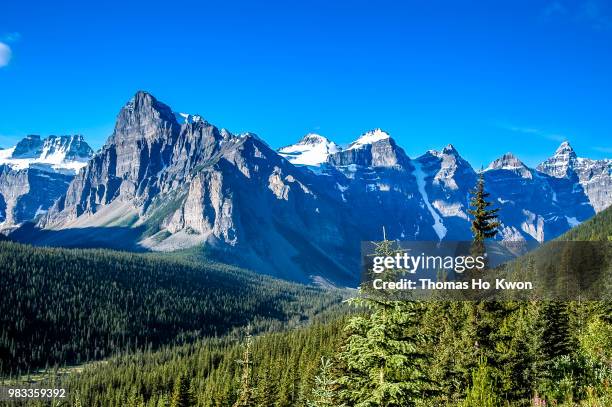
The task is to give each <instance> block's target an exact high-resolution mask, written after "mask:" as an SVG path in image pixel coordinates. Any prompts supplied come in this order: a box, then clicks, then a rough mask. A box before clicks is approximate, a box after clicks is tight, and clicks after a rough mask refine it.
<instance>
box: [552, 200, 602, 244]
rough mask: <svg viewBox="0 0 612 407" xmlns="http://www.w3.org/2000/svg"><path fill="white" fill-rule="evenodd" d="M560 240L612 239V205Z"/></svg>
mask: <svg viewBox="0 0 612 407" xmlns="http://www.w3.org/2000/svg"><path fill="white" fill-rule="evenodd" d="M558 240H608V241H612V206H610V207H608V209H606V210H604V211H602V212H601V213H599V214H598V215H597V216H594V217H592V218H591V219H589V220H588V221H586V222H584V223H583V224H581V225H580V226H578V227H575V228H573V229H571V230H569V231H568V232H566V233H565V234H563V235H562V236H561V237H559V239H558Z"/></svg>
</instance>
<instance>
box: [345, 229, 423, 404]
mask: <svg viewBox="0 0 612 407" xmlns="http://www.w3.org/2000/svg"><path fill="white" fill-rule="evenodd" d="M375 252H376V253H375V254H376V255H377V256H393V255H395V254H396V253H397V252H398V250H397V249H396V248H394V243H393V242H391V241H388V240H386V238H385V240H384V241H383V242H381V243H379V244H377V247H376V250H375ZM387 271H388V272H391V273H392V272H393V270H387ZM352 302H353V303H354V304H356V305H357V306H359V307H362V308H365V309H366V312H367V314H360V315H357V316H355V317H352V318H350V319H349V321H348V323H347V325H346V328H345V329H346V331H347V332H348V334H349V335H348V338H347V339H346V341H345V344H344V346H343V348H342V351H341V353H340V362H341V364H342V365H341V368H342V370H343V375H342V377H340V378H339V380H338V383H339V385H340V391H339V395H340V400H341V401H342V402H345V403H346V404H348V405H351V406H357V407H366V406H367V407H374V406H381V407H396V406H397V407H400V406H401V407H409V406H414V405H416V404H417V403H418V402H420V401H422V400H423V399H426V397H427V396H428V395H430V394H431V393H432V392H431V389H432V386H431V381H430V380H429V379H428V377H427V375H426V374H425V371H426V362H427V361H428V360H429V355H428V354H426V353H425V352H424V351H423V349H424V347H423V342H424V341H423V337H422V335H421V334H420V333H419V324H420V320H421V317H422V313H423V310H424V307H423V305H422V304H421V303H419V302H415V301H391V300H387V299H385V298H384V297H383V296H365V295H361V296H360V297H357V298H354V299H353V300H352Z"/></svg>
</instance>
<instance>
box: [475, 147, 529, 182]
mask: <svg viewBox="0 0 612 407" xmlns="http://www.w3.org/2000/svg"><path fill="white" fill-rule="evenodd" d="M490 170H506V171H513V172H516V173H518V174H520V175H521V177H523V178H531V177H532V175H531V171H530V170H529V168H527V166H526V165H525V164H524V163H523V162H522V161H521V160H519V159H518V158H517V157H516V156H515V155H514V154H512V153H506V154H504V155H502V156H501V157H499V158H498V159H497V160H495V161H493V162H492V163H491V164H489V166H488V167H487V168H486V169H485V171H490Z"/></svg>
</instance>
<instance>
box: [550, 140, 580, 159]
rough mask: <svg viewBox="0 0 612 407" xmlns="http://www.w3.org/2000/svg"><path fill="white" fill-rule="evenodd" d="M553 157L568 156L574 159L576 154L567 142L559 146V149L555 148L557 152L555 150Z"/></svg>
mask: <svg viewBox="0 0 612 407" xmlns="http://www.w3.org/2000/svg"><path fill="white" fill-rule="evenodd" d="M555 156H568V157H574V158H575V157H576V152H575V151H574V149H573V147H572V146H571V145H570V143H569V142H568V141H564V142H563V143H561V144H560V145H559V147H557V150H555Z"/></svg>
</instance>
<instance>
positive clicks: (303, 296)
mask: <svg viewBox="0 0 612 407" xmlns="http://www.w3.org/2000/svg"><path fill="white" fill-rule="evenodd" d="M0 281H1V282H2V284H0V298H1V299H2V300H1V301H0V369H1V373H3V374H4V375H6V374H17V373H19V372H22V373H23V372H27V371H28V370H32V369H35V368H41V367H42V368H44V367H45V366H49V367H52V366H54V365H60V366H61V365H66V364H74V363H82V362H85V361H90V360H97V359H101V358H107V357H109V356H111V355H112V354H114V353H117V352H128V351H136V350H138V349H144V348H147V347H148V348H153V349H155V348H157V347H158V346H160V345H162V344H169V343H181V342H184V341H192V340H194V339H196V338H202V337H205V336H213V335H223V334H226V333H228V332H229V331H231V330H232V328H235V327H241V326H244V325H246V324H248V323H251V325H252V326H253V329H254V331H255V332H263V331H266V330H272V329H277V328H279V327H283V328H286V327H292V326H296V325H297V324H298V323H299V322H301V321H303V320H305V319H307V318H308V317H310V316H313V315H315V314H317V313H318V312H320V311H321V310H328V309H330V308H333V307H334V306H335V304H338V303H339V302H340V301H341V299H342V297H341V294H340V293H339V292H338V291H335V292H334V291H326V290H322V289H318V288H315V287H312V286H303V285H299V284H294V283H289V282H284V281H280V280H276V279H273V278H270V277H266V276H261V275H257V274H254V273H251V272H247V271H244V270H241V269H237V268H235V267H231V266H225V265H221V264H214V263H206V264H201V263H198V262H194V261H183V260H180V259H177V258H170V259H169V258H166V257H163V256H162V255H154V254H134V253H122V252H113V251H108V250H76V249H74V250H67V249H48V248H34V247H31V246H26V245H20V244H16V243H10V242H0Z"/></svg>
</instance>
